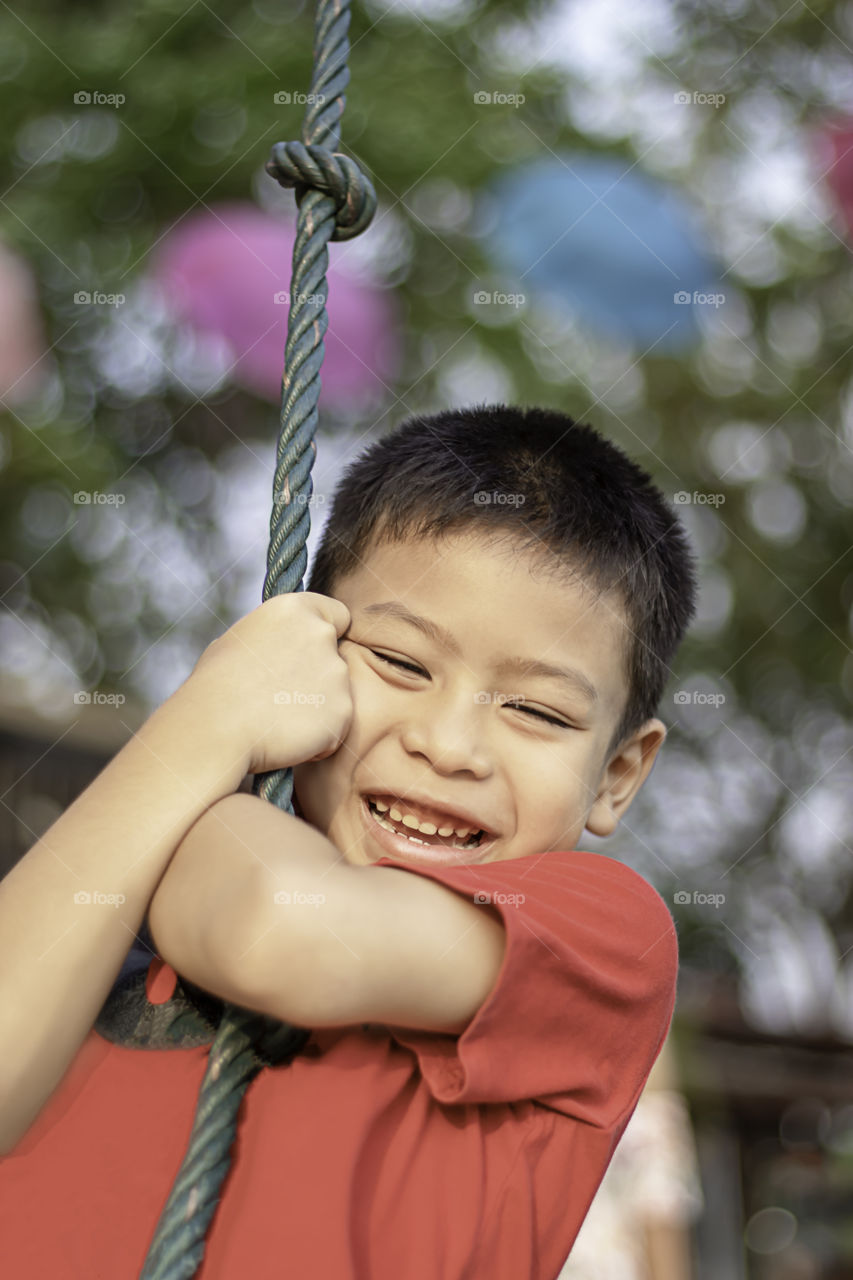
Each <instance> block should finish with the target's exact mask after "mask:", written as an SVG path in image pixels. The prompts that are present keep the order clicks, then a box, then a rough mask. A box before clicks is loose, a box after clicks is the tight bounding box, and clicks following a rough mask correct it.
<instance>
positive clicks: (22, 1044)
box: [0, 684, 248, 1156]
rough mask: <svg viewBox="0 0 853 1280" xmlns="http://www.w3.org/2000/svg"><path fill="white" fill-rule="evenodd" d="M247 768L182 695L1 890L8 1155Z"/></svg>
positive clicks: (2, 1073) (2, 1075)
mask: <svg viewBox="0 0 853 1280" xmlns="http://www.w3.org/2000/svg"><path fill="white" fill-rule="evenodd" d="M247 764H248V761H247V758H246V756H245V754H241V753H240V752H238V751H236V750H235V749H234V747H233V746H232V745H231V744H230V743H229V742H228V741H227V739H226V736H225V735H224V734H223V735H220V734H219V733H218V732H217V729H216V725H215V721H214V722H213V723H212V721H211V716H210V715H209V713H208V712H207V711H206V710H205V707H204V706H203V705H202V703H201V702H200V701H198V700H197V699H196V695H195V692H194V690H193V689H192V687H191V686H189V685H186V684H185V685H183V686H181V687H180V688H179V689H178V690H177V692H176V693H175V694H173V695H172V697H171V698H170V699H169V700H168V701H167V702H165V703H164V704H163V706H162V707H160V708H159V709H158V710H157V711H156V712H155V713H154V714H153V715H152V716H151V717H149V719H148V720H147V721H146V722H145V724H144V725H143V726H142V728H141V729H140V730H139V732H138V733H137V734H136V735H135V737H133V738H132V739H131V741H130V742H128V743H127V744H126V745H125V746H124V747H123V748H122V749H121V751H119V752H118V754H117V755H116V756H115V758H114V759H113V760H112V761H111V762H110V763H109V764H108V765H107V766H106V768H105V769H103V770H102V772H101V773H100V774H99V775H98V777H97V778H96V779H95V780H94V782H92V783H91V785H90V786H89V787H87V789H86V790H85V791H84V792H83V793H82V794H81V795H80V796H79V797H78V798H77V799H76V800H75V801H74V803H73V804H72V805H71V806H70V807H69V808H68V809H67V810H66V811H65V813H63V815H62V816H61V817H60V818H59V819H58V820H57V821H56V822H55V823H54V824H53V826H51V827H50V828H49V830H48V831H47V832H45V834H44V835H43V836H42V837H41V839H40V840H39V841H37V843H36V844H35V845H33V847H32V848H31V849H30V850H29V851H28V852H27V853H26V854H25V855H24V857H23V858H22V859H21V861H20V862H19V863H18V864H17V865H16V866H15V867H13V868H12V870H11V871H10V872H9V873H8V875H7V876H6V877H5V879H4V880H3V882H2V883H0V1045H2V1047H3V1052H2V1054H0V1156H2V1155H6V1154H8V1153H9V1152H10V1151H11V1150H12V1149H13V1148H14V1147H15V1145H16V1144H17V1143H18V1141H19V1140H20V1139H21V1138H22V1137H23V1135H24V1134H25V1133H26V1131H27V1130H28V1129H29V1127H30V1125H31V1124H32V1122H33V1121H34V1120H35V1118H36V1116H37V1115H38V1114H39V1112H40V1111H41V1109H42V1107H43V1106H44V1104H45V1102H46V1101H47V1100H48V1098H49V1097H50V1095H51V1093H52V1092H53V1091H54V1089H55V1088H56V1086H57V1085H58V1084H59V1082H60V1081H61V1079H62V1077H63V1075H64V1074H65V1072H66V1070H67V1069H68V1067H69V1065H70V1064H71V1061H72V1060H73V1058H74V1056H75V1054H76V1053H77V1050H78V1049H79V1047H80V1045H81V1044H82V1042H83V1040H84V1039H85V1037H86V1035H87V1034H88V1033H89V1031H90V1030H91V1028H92V1026H93V1024H94V1021H95V1019H96V1017H97V1015H98V1012H99V1010H100V1009H101V1006H102V1005H103V1003H104V1001H105V999H106V997H107V995H108V994H109V990H110V987H111V986H112V984H113V982H114V981H115V979H116V977H117V975H118V973H119V970H120V969H121V965H122V963H123V961H124V959H125V956H126V955H127V952H128V949H129V947H130V945H131V943H132V942H133V940H134V936H135V935H136V933H137V930H138V929H139V926H140V924H141V922H142V920H143V918H144V916H145V912H146V910H147V908H148V904H149V901H150V899H151V896H152V894H153V893H154V891H155V889H156V887H157V885H158V883H159V881H160V878H161V876H162V875H163V872H164V870H165V868H166V867H167V865H168V863H169V860H170V858H171V857H172V855H173V853H174V850H175V848H176V847H177V845H178V844H179V843H180V841H181V839H182V838H183V836H184V835H185V834H186V832H187V831H188V830H189V828H190V827H191V826H192V825H193V823H194V822H195V821H196V820H197V819H198V818H199V817H200V815H201V814H203V813H204V812H205V810H206V809H207V808H208V807H209V806H210V805H211V804H213V803H215V802H216V801H217V800H220V799H221V798H222V797H224V796H227V795H230V794H231V793H232V792H234V791H235V790H236V789H237V787H238V786H239V785H240V782H241V780H242V779H243V777H244V775H245V774H246V771H247ZM76 894H87V895H90V898H89V900H86V901H80V900H77V901H75V895H76ZM98 895H101V900H100V901H99V900H98ZM110 895H112V901H110V900H109V896H110Z"/></svg>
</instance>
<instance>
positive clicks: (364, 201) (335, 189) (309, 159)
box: [265, 142, 376, 240]
mask: <svg viewBox="0 0 853 1280" xmlns="http://www.w3.org/2000/svg"><path fill="white" fill-rule="evenodd" d="M265 168H266V171H267V173H268V174H269V175H270V176H271V177H273V178H275V179H276V180H277V181H278V182H280V183H281V185H282V186H283V187H293V189H294V192H295V195H296V203H297V205H301V204H302V200H303V198H304V196H305V195H306V193H307V192H308V191H309V190H314V191H319V192H321V193H322V194H323V195H326V196H331V198H332V199H333V200H334V202H335V205H336V206H337V211H336V214H335V229H334V231H333V232H332V235H331V237H330V238H331V239H332V240H351V239H352V237H353V236H357V235H358V234H359V233H360V232H362V231H364V229H365V227H367V226H369V225H370V221H371V219H372V218H373V215H374V213H375V212H376V192H375V191H374V189H373V184H372V183H371V181H370V179H369V178H368V177H367V176H366V175H365V174H364V173H363V172H362V171H361V169H360V168H359V167H358V165H357V164H356V163H355V161H354V160H351V159H350V157H349V156H345V155H341V153H340V152H339V151H329V150H328V149H327V148H326V147H320V146H311V145H309V146H305V145H304V144H303V143H301V142H277V143H276V144H275V146H274V147H273V149H272V152H271V155H270V159H269V160H268V161H267V163H266V165H265Z"/></svg>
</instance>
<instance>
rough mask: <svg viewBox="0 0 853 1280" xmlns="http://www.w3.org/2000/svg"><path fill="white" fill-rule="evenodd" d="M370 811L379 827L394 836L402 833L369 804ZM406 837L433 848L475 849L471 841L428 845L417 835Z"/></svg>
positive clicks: (414, 842) (427, 842) (426, 841)
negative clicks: (469, 842)
mask: <svg viewBox="0 0 853 1280" xmlns="http://www.w3.org/2000/svg"><path fill="white" fill-rule="evenodd" d="M370 812H371V813H372V814H373V816H374V818H375V819H376V821H377V822H378V823H379V825H380V827H384V828H385V830H386V831H390V832H391V833H392V834H393V835H395V836H399V835H402V834H403V833H402V832H401V831H398V830H397V828H396V827H392V826H391V823H390V822H387V821H386V820H385V818H383V817H382V815H381V814H380V813H379V811H378V810H377V809H374V808H373V807H372V806H371V808H370ZM406 839H407V840H411V842H412V844H423V845H429V847H430V848H431V849H435V848H436V847H438V848H440V849H475V848H476V843H472V844H467V843H466V844H459V843H458V842H457V841H456V840H454V841H453V842H452V844H450V845H446V844H445V845H438V846H436V845H430V843H429V841H428V840H419V839H418V838H417V836H408V835H407V836H406Z"/></svg>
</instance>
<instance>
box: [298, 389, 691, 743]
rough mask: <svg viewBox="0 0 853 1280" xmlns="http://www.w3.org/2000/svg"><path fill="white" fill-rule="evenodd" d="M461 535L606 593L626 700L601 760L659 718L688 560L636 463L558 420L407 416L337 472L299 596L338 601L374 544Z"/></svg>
mask: <svg viewBox="0 0 853 1280" xmlns="http://www.w3.org/2000/svg"><path fill="white" fill-rule="evenodd" d="M482 494H487V495H488V498H489V500H488V501H484V500H483V499H482V497H479V498H478V497H477V496H476V495H482ZM496 495H500V496H501V497H503V498H509V501H503V502H502V501H499V500H496ZM463 530H464V531H465V532H467V533H473V534H477V535H481V536H483V537H484V538H486V539H487V540H488V541H489V542H492V543H493V542H494V541H496V540H497V538H500V540H501V541H503V540H508V541H509V542H510V543H511V544H512V545H513V546H517V547H519V548H523V549H524V550H526V551H527V552H528V553H529V554H531V555H532V556H533V558H534V560H535V561H536V562H538V563H539V564H541V565H542V566H543V567H544V568H545V569H546V570H548V571H551V572H554V573H555V574H557V575H558V576H559V574H560V573H561V572H562V573H564V574H571V575H574V576H577V575H579V576H580V579H581V581H583V582H584V583H585V584H587V585H589V586H592V587H593V589H594V590H596V591H598V592H601V593H615V597H616V600H618V601H619V603H620V604H621V606H622V611H623V614H624V619H625V621H626V622H627V626H628V630H627V632H626V636H627V643H626V645H625V647H624V650H623V660H624V661H625V672H626V675H627V680H628V696H627V699H626V704H625V707H624V708H623V713H622V718H621V720H620V721H619V723H618V725H617V726H616V729H615V731H614V733H613V736H612V738H611V741H610V744H609V746H608V750H607V758H609V757H610V755H611V753H612V751H613V750H614V748H615V747H616V746H618V745H619V744H620V743H621V742H622V741H623V740H624V739H625V738H627V737H629V736H630V734H632V733H633V732H634V731H635V730H636V729H638V728H639V727H640V725H642V724H643V723H645V721H646V720H648V719H650V718H651V717H652V716H654V715H655V713H656V710H657V706H658V703H659V702H660V699H661V695H662V693H663V690H664V686H665V685H666V682H667V678H668V675H669V663H670V661H671V659H672V657H673V655H674V654H675V651H676V649H677V648H678V645H679V644H680V642H681V640H682V637H683V636H684V633H685V631H686V630H687V627H688V625H689V623H690V620H691V618H692V617H693V615H694V613H695V610H696V576H695V571H694V564H693V561H694V557H693V553H692V551H691V548H690V545H689V543H688V541H687V538H686V535H685V533H684V530H683V528H682V526H681V524H680V522H679V520H678V519H677V517H676V515H675V512H674V511H673V510H672V509H671V508H670V506H669V505H668V503H667V501H666V499H665V498H664V497H663V494H662V493H661V492H660V490H659V489H657V488H656V487H655V485H654V484H653V482H652V480H651V478H650V477H649V476H648V474H647V473H646V472H645V471H643V470H642V468H641V467H639V466H638V465H637V464H636V463H635V462H633V461H632V460H631V459H630V458H629V457H628V456H627V455H626V454H625V453H623V452H622V450H621V449H619V448H618V447H617V446H616V445H614V444H612V443H611V442H610V441H609V440H606V439H605V438H604V437H603V436H602V435H600V434H599V433H598V432H597V431H595V430H594V429H593V428H592V427H590V426H584V425H580V424H578V423H576V422H574V421H573V420H572V419H571V418H570V417H569V416H568V415H567V414H565V413H560V412H558V411H557V410H555V409H537V408H530V409H520V408H515V407H513V406H510V405H477V406H474V407H473V408H469V409H445V410H443V411H442V412H440V413H435V414H429V415H424V416H415V417H411V418H408V419H407V420H406V421H405V422H403V423H402V424H401V425H400V426H399V427H397V428H396V430H394V431H391V432H389V433H388V434H387V435H385V436H383V437H382V438H381V439H380V440H377V441H375V442H374V443H372V444H370V445H369V446H368V447H367V448H366V449H365V450H364V451H363V452H362V453H361V454H360V455H359V457H358V458H356V459H355V461H354V462H352V463H351V464H350V465H349V466H348V467H347V468H346V469H345V471H344V473H343V476H342V478H341V480H340V481H339V484H338V487H337V490H336V492H335V496H334V501H333V503H332V507H331V511H330V514H329V519H328V521H327V523H326V526H325V528H324V530H323V534H322V538H321V541H320V544H319V547H318V549H317V553H316V557H315V560H314V564H313V567H312V570H311V574H310V577H309V581H308V585H307V590H309V591H317V592H320V593H321V594H322V595H334V588H335V583H337V582H339V581H340V580H341V579H342V578H344V577H345V576H346V575H347V574H348V573H350V572H351V571H352V570H354V569H356V568H357V567H358V565H359V562H360V561H362V560H363V559H364V557H365V554H366V553H367V551H368V550H369V549H370V548H371V547H372V546H375V545H379V544H380V543H383V542H394V541H397V540H399V539H401V538H404V537H407V536H410V535H412V536H416V537H424V538H438V537H440V536H441V535H443V534H448V533H451V532H452V533H458V532H461V531H463Z"/></svg>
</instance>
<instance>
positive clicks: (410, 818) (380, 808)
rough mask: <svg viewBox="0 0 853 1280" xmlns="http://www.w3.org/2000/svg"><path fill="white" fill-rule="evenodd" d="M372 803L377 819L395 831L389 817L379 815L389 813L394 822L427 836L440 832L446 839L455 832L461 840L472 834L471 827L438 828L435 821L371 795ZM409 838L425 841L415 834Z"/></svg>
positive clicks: (419, 841) (418, 842)
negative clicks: (390, 804) (429, 820)
mask: <svg viewBox="0 0 853 1280" xmlns="http://www.w3.org/2000/svg"><path fill="white" fill-rule="evenodd" d="M370 803H371V804H372V805H373V807H374V809H376V810H377V821H378V822H379V823H381V825H382V826H383V827H387V828H388V830H389V831H393V830H394V828H393V827H392V826H391V824H390V823H389V822H388V821H387V819H386V820H385V821H383V819H382V818H381V817H380V816H378V815H380V814H384V813H387V814H388V818H390V819H391V821H392V822H400V823H402V824H403V826H404V827H409V828H410V829H411V830H412V831H420V832H421V833H422V834H423V835H425V836H434V835H436V834H438V835H439V836H441V837H443V838H444V839H447V837H448V836H452V835H453V834H454V832H455V834H456V836H457V837H458V838H459V839H460V840H465V839H467V837H468V836H470V835H471V828H470V827H449V826H444V827H438V828H437V827H436V825H435V823H434V822H420V821H419V820H418V819H417V818H416V817H415V816H414V814H411V813H403V812H402V811H401V810H400V809H398V808H397V807H396V806H395V805H392V806H391V808H390V809H389V807H388V805H387V804H385V802H384V801H382V800H374V799H373V798H372V797H371V798H370ZM409 839H411V840H414V841H415V843H416V844H423V843H424V841H423V840H417V839H416V838H415V837H414V836H410V837H409ZM458 847H459V848H462V847H463V846H461V845H460V846H458Z"/></svg>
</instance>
